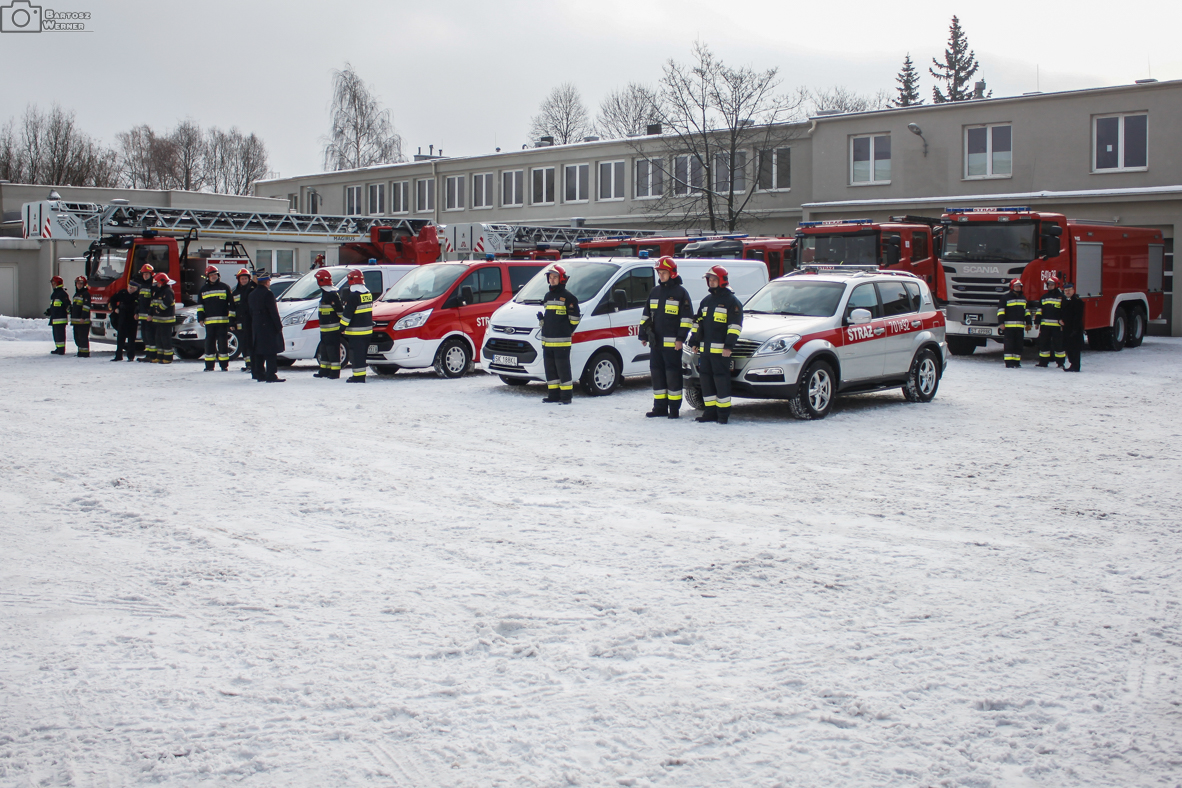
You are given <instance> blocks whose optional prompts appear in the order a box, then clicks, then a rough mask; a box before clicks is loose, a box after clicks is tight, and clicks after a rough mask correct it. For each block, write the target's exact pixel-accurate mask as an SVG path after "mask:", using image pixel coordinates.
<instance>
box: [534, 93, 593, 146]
mask: <svg viewBox="0 0 1182 788" xmlns="http://www.w3.org/2000/svg"><path fill="white" fill-rule="evenodd" d="M594 131H595V127H594V126H592V125H591V120H590V118H589V117H588V116H587V107H586V106H585V105H584V104H583V97H582V96H581V95H579V89H578V88H576V87H575V86H574V85H573V84H572V83H570V82H564V83H562V84H561V85H559V86H558V87H556V88H554V90H552V91H550V95H548V96H546V98H545V99H543V100H542V104H541V106H539V107H538V114H537V115H535V116H534V117H533V118H531V119H530V128H529V133H530V136H532V137H533V138H534V139H535V140H536V139H540V138H542V137H553V138H554V142H555V144H557V145H566V144H568V143H571V142H579V141H581V140H582V139H583V138H584V137H586V136H588V135H589V134H591V133H593V132H594Z"/></svg>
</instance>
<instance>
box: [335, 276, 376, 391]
mask: <svg viewBox="0 0 1182 788" xmlns="http://www.w3.org/2000/svg"><path fill="white" fill-rule="evenodd" d="M345 281H346V283H347V284H348V285H349V292H347V293H346V294H345V300H344V304H343V306H342V309H341V325H342V326H343V327H344V329H345V341H346V342H348V343H349V364H350V366H351V367H352V369H353V374H352V375H351V376H349V379H348V380H347V381H345V382H346V383H364V382H365V370H366V363H365V357H366V355H368V353H369V340H370V338H371V337H372V336H373V293H371V292H369V289H368V288H366V286H365V276H364V275H363V274H362V273H361V272H360V271H358V270H357V269H356V268H354V269H353V270H352V271H350V272H349V275H348V277H346V279H345Z"/></svg>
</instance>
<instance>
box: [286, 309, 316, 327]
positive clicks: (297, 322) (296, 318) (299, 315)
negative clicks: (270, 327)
mask: <svg viewBox="0 0 1182 788" xmlns="http://www.w3.org/2000/svg"><path fill="white" fill-rule="evenodd" d="M315 312H316V307H312V308H311V309H301V310H300V311H299V312H292V313H291V314H290V315H288V316H287V317H285V318H283V325H285V326H302V325H303V324H304V323H307V322H308V321H309V320H311V319H312V315H313V314H315Z"/></svg>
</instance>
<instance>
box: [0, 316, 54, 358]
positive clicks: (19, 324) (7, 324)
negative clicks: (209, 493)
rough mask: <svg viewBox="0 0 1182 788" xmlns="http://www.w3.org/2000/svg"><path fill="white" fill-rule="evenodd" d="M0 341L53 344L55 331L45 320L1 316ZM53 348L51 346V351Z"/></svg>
mask: <svg viewBox="0 0 1182 788" xmlns="http://www.w3.org/2000/svg"><path fill="white" fill-rule="evenodd" d="M0 340H8V341H25V342H53V331H52V329H50V327H49V324H48V321H47V320H46V319H45V318H36V319H33V318H28V317H6V316H4V315H0ZM52 349H53V346H52V345H51V346H50V350H52Z"/></svg>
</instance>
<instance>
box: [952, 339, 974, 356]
mask: <svg viewBox="0 0 1182 788" xmlns="http://www.w3.org/2000/svg"><path fill="white" fill-rule="evenodd" d="M946 339H947V341H948V352H949V353H951V354H952V355H954V356H971V355H973V351H974V350H976V349H977V347H978V346H979V343H978V342H977V340H975V339H970V338H968V337H946Z"/></svg>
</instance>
